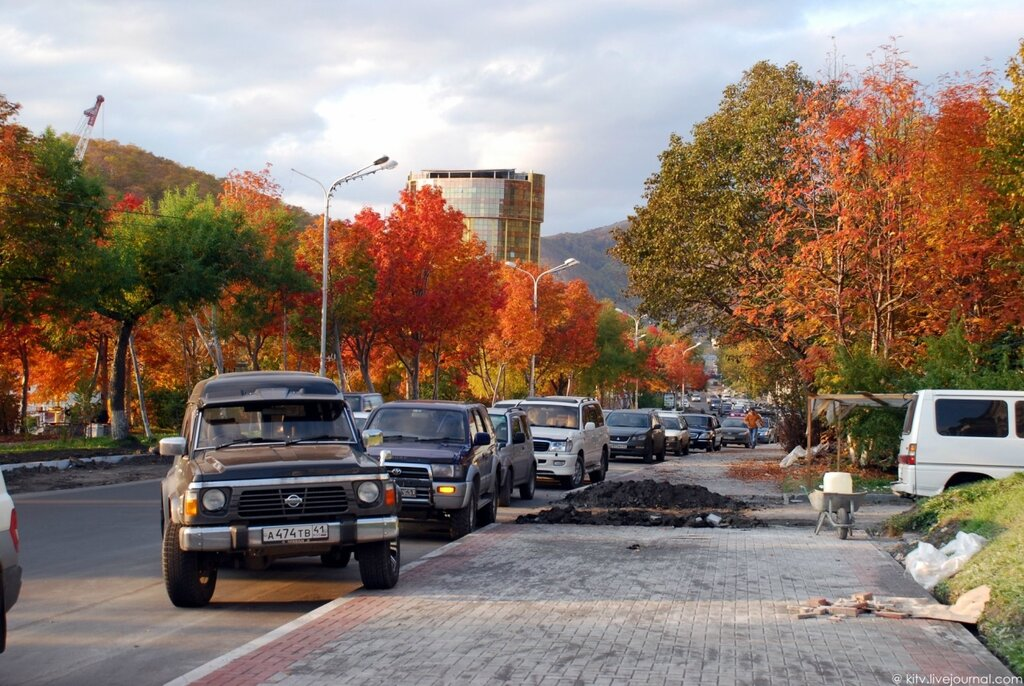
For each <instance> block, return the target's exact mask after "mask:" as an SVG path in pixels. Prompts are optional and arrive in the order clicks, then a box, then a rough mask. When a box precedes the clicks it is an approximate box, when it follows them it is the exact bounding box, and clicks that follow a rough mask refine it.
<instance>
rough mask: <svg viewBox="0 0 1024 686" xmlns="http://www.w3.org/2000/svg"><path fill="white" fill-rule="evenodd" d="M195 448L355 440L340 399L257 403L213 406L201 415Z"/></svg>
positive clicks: (208, 407)
mask: <svg viewBox="0 0 1024 686" xmlns="http://www.w3.org/2000/svg"><path fill="white" fill-rule="evenodd" d="M196 436H197V437H196V448H197V449H200V450H201V449H207V448H223V447H226V446H229V445H242V444H245V443H263V442H267V441H272V442H289V443H291V442H299V441H316V440H320V441H327V440H331V441H344V442H351V441H352V440H353V430H352V425H351V424H349V421H348V416H347V415H346V414H345V412H344V406H343V405H342V404H341V403H340V402H331V401H316V402H287V403H282V402H256V403H243V404H239V405H211V406H207V407H205V408H203V410H202V412H201V413H200V415H199V427H198V431H197V434H196Z"/></svg>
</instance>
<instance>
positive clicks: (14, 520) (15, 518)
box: [11, 510, 21, 552]
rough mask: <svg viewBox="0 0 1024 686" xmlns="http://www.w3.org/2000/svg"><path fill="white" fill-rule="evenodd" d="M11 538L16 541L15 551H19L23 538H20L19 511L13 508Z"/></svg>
mask: <svg viewBox="0 0 1024 686" xmlns="http://www.w3.org/2000/svg"><path fill="white" fill-rule="evenodd" d="M11 540H12V541H13V542H14V552H18V547H19V546H20V545H21V539H20V538H18V511H17V510H11Z"/></svg>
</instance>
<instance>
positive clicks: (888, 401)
mask: <svg viewBox="0 0 1024 686" xmlns="http://www.w3.org/2000/svg"><path fill="white" fill-rule="evenodd" d="M914 395H915V394H914V393H863V392H862V393H822V394H821V395H809V396H807V450H808V452H810V450H811V435H812V431H811V427H812V425H813V423H814V418H815V417H818V416H821V415H823V414H824V415H827V417H826V418H827V419H828V420H829V421H830V422H831V421H833V420H834V421H835V422H836V426H837V427H838V428H839V429H840V430H839V431H838V432H837V433H836V468H837V469H838V468H839V456H840V455H842V450H841V448H842V426H843V418H844V417H845V416H846V415H848V414H850V411H851V410H852V409H853V408H855V407H891V408H893V409H897V410H902V409H904V408H906V407H907V406H908V405H909V404H910V402H911V401H912V400H913V399H914Z"/></svg>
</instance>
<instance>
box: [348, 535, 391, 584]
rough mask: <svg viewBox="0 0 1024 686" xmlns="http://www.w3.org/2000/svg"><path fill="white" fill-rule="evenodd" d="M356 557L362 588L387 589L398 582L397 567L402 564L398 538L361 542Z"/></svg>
mask: <svg viewBox="0 0 1024 686" xmlns="http://www.w3.org/2000/svg"><path fill="white" fill-rule="evenodd" d="M356 557H357V558H358V559H359V578H360V579H362V581H363V588H368V589H387V588H394V587H395V584H397V583H398V569H399V567H401V565H402V546H401V544H400V543H399V539H397V538H396V539H394V540H393V541H374V542H372V543H363V544H362V545H360V546H359V549H358V550H357V551H356Z"/></svg>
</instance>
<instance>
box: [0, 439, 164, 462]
mask: <svg viewBox="0 0 1024 686" xmlns="http://www.w3.org/2000/svg"><path fill="white" fill-rule="evenodd" d="M162 435H163V434H161V435H160V436H162ZM160 436H154V437H153V439H152V440H150V439H147V438H146V437H145V436H142V435H139V436H136V435H132V436H130V437H129V438H127V439H125V440H122V441H115V440H114V439H113V438H110V437H109V436H101V437H98V438H83V437H77V438H64V439H56V438H55V439H49V440H29V441H2V442H0V456H2V455H12V456H13V455H19V456H24V457H23V459H29V458H30V456H31V455H32V454H33V453H38V454H40V455H43V456H47V454H49V453H59V452H62V451H63V452H73V451H82V453H83V454H88V453H89V452H90V451H96V452H97V453H99V452H102V453H106V454H111V453H113V452H118V451H122V452H125V453H134V452H138V451H139V450H146V449H148V448H150V447H152V446H154V445H156V444H157V442H158V441H159V438H160Z"/></svg>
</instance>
